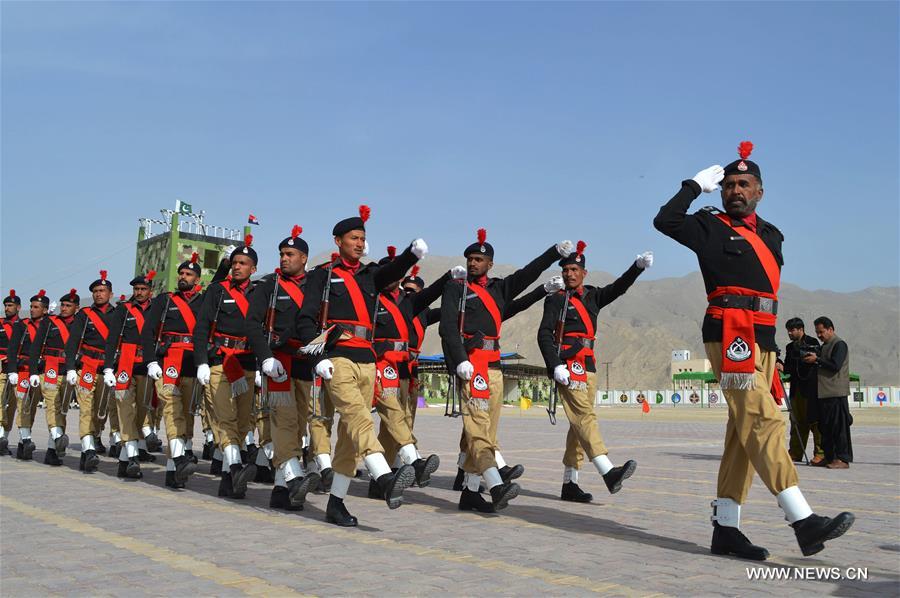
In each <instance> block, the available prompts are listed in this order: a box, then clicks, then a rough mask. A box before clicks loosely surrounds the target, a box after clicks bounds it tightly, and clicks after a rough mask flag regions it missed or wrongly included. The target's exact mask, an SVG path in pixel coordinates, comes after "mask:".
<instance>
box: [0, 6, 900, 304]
mask: <svg viewBox="0 0 900 598" xmlns="http://www.w3.org/2000/svg"><path fill="white" fill-rule="evenodd" d="M0 33H2V115H0V116H2V138H0V141H2V164H0V165H2V189H0V190H2V210H0V233H2V235H0V236H2V239H0V252H2V256H0V288H2V289H3V290H4V291H5V290H6V289H7V288H9V287H15V288H17V289H18V290H19V292H20V294H22V295H30V294H33V293H34V292H35V291H36V290H37V289H38V288H40V287H43V288H47V290H48V291H50V293H51V296H54V297H56V296H58V295H59V294H61V293H62V292H64V291H66V290H68V288H69V287H72V286H74V287H77V288H79V289H82V288H85V287H86V286H87V284H88V283H89V282H90V281H91V280H93V278H95V277H96V272H97V270H99V269H100V268H101V267H102V268H106V269H108V270H109V271H110V277H111V278H112V279H113V281H114V282H117V283H118V284H117V288H116V291H117V292H119V291H125V290H127V289H126V283H127V280H129V279H130V278H131V276H132V269H133V264H134V241H135V239H136V236H137V219H138V218H139V217H141V216H151V217H158V216H159V209H160V208H171V207H174V203H175V199H176V198H181V199H183V200H184V201H186V202H189V203H191V204H192V205H193V206H194V209H195V210H199V209H204V210H206V212H207V222H208V223H212V224H221V225H229V226H241V225H243V223H244V222H245V221H246V216H247V213H249V212H253V213H254V214H256V215H257V216H258V217H259V218H260V220H261V222H262V226H260V227H258V228H255V229H254V233H256V238H257V241H256V244H257V245H258V246H259V247H260V248H267V247H268V248H271V251H268V252H267V251H266V250H265V249H261V253H262V255H263V259H262V262H261V264H260V265H261V268H262V269H271V268H273V267H274V266H275V253H276V251H275V246H276V245H277V243H278V241H279V240H280V239H281V238H283V237H284V236H287V234H288V233H289V232H290V229H291V226H292V225H293V224H295V223H298V224H301V225H302V226H303V227H304V229H305V231H306V233H305V234H304V237H305V238H306V239H307V240H308V241H309V243H310V245H311V247H312V251H313V252H315V253H318V252H320V251H327V250H330V247H331V240H330V235H329V233H330V231H331V227H332V225H333V224H334V222H335V221H336V220H337V219H339V218H343V217H345V216H347V215H352V214H353V213H354V212H355V210H356V206H357V205H358V204H359V203H360V202H366V203H368V204H369V205H371V207H372V209H373V217H372V220H371V221H370V227H369V237H370V239H371V241H372V244H373V246H374V247H375V248H376V252H378V253H380V252H381V250H383V247H384V246H385V245H387V244H390V243H393V244H397V245H402V244H404V243H406V242H408V241H409V240H411V239H412V238H413V237H415V236H422V237H424V238H425V239H426V240H427V241H428V243H429V245H430V246H431V250H432V252H434V253H437V254H441V255H457V254H458V253H459V252H460V251H461V250H462V249H463V247H465V246H466V245H467V244H468V243H470V242H471V241H472V240H473V239H474V236H475V229H477V228H478V227H480V226H484V227H486V228H487V229H488V236H489V239H490V240H491V241H492V242H493V243H494V245H495V246H496V248H497V256H496V260H497V261H498V262H503V263H510V262H513V263H523V262H525V261H526V260H528V259H530V258H531V257H533V256H534V255H536V254H537V253H538V252H539V251H541V250H542V249H544V248H545V247H547V246H548V245H550V244H551V243H553V242H555V241H557V240H559V239H561V238H571V239H573V240H576V239H584V240H586V241H587V242H588V244H589V249H588V253H589V255H590V256H591V262H592V265H593V267H594V268H597V269H603V270H607V271H611V272H618V271H621V270H623V269H624V268H625V267H626V266H627V264H628V263H629V262H630V261H631V260H633V259H634V255H635V254H636V253H638V252H640V251H644V250H646V249H652V250H654V251H655V253H656V264H655V266H654V269H653V270H652V271H651V272H652V277H656V278H659V277H666V276H680V275H683V274H686V273H688V272H691V271H694V270H696V262H695V260H694V258H693V256H692V254H691V253H689V252H688V251H687V250H685V249H683V248H681V247H680V246H678V245H676V244H675V243H674V242H673V241H670V240H669V239H667V238H665V237H662V236H661V235H660V234H658V233H657V232H656V231H655V230H654V229H653V227H652V219H653V217H654V215H655V214H656V212H657V210H658V209H659V206H660V205H662V204H663V203H664V202H665V201H666V200H667V199H669V197H670V196H671V195H672V194H673V193H674V192H675V191H677V189H678V187H679V183H680V181H681V180H682V179H684V178H690V177H691V176H693V175H694V174H695V173H696V172H697V171H698V170H700V169H702V168H704V167H706V166H708V165H710V164H713V163H721V164H726V163H727V162H729V161H731V160H732V159H734V158H735V157H736V147H737V144H738V143H739V142H740V141H741V140H743V139H750V140H752V141H753V142H754V143H755V145H756V151H755V152H754V159H755V160H756V161H758V162H759V163H760V165H761V167H762V169H763V176H764V179H765V184H766V197H765V200H764V202H763V203H762V204H761V205H760V209H759V211H760V214H761V215H762V216H763V217H764V218H766V219H768V220H770V221H772V222H774V223H775V224H776V225H778V226H779V227H780V228H781V229H782V231H783V232H784V233H785V236H786V237H787V241H786V243H785V247H784V251H785V256H786V262H787V264H786V266H785V269H784V274H783V278H784V280H785V281H787V282H792V283H796V284H799V285H801V286H804V287H807V288H831V289H834V290H839V291H850V290H856V289H861V288H864V287H867V286H872V285H878V286H893V285H897V284H898V270H900V265H898V253H900V252H898V222H900V185H898V161H900V156H898V52H897V49H898V4H897V3H895V2H883V3H865V2H853V3H838V2H833V3H832V2H829V3H813V2H800V3H748V2H739V3H713V2H701V3H681V2H679V3H649V2H645V3H641V2H634V3H486V4H478V3H453V4H450V3H423V4H412V3H390V4H362V3H340V4H324V3H322V4H316V3H172V2H165V3H64V4H56V3H9V2H4V3H3V5H2V32H0ZM707 204H714V205H718V204H719V198H718V196H717V195H707V196H703V197H701V198H699V199H698V200H697V202H696V203H695V207H696V208H700V207H702V206H703V205H707Z"/></svg>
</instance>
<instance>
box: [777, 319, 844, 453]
mask: <svg viewBox="0 0 900 598" xmlns="http://www.w3.org/2000/svg"><path fill="white" fill-rule="evenodd" d="M815 325H816V336H818V337H819V340H821V341H822V350H821V353H820V354H818V355H816V354H815V353H809V354H807V355H806V356H804V357H803V363H805V364H808V365H816V366H818V369H817V376H816V381H817V385H818V396H819V399H818V401H817V402H818V406H819V429H820V430H821V432H822V448H823V449H824V451H825V461H826V462H827V463H828V465H827V466H826V467H828V469H847V468H848V467H850V462H851V461H853V444H852V443H851V442H850V425H851V424H852V423H853V418H852V417H851V416H850V406H849V405H848V404H847V396H848V395H849V394H850V351H849V349H848V348H847V343H845V342H844V341H843V340H841V339H840V338H839V337H838V335H836V334H835V333H834V322H832V321H831V320H830V319H829V318H826V317H825V316H822V317H819V318H816V320H815ZM792 386H793V385H792Z"/></svg>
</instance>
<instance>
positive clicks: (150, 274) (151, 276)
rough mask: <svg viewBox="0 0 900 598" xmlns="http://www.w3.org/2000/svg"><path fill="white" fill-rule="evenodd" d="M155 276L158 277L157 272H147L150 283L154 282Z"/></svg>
mask: <svg viewBox="0 0 900 598" xmlns="http://www.w3.org/2000/svg"><path fill="white" fill-rule="evenodd" d="M154 276H156V270H150V271H149V272H147V276H146V278H147V280H148V281H150V280H153V277H154Z"/></svg>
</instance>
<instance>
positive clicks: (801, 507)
mask: <svg viewBox="0 0 900 598" xmlns="http://www.w3.org/2000/svg"><path fill="white" fill-rule="evenodd" d="M775 498H777V499H778V506H779V507H781V510H782V511H784V518H785V519H786V520H787V522H788V523H797V522H798V521H800V520H801V519H806V518H807V517H809V516H810V515H812V514H813V511H812V509H811V508H809V503H808V502H806V498H804V496H803V493H802V492H800V488H798V487H797V486H791V487H790V488H785V489H784V490H782V491H781V492H779V493H778V496H776V497H775Z"/></svg>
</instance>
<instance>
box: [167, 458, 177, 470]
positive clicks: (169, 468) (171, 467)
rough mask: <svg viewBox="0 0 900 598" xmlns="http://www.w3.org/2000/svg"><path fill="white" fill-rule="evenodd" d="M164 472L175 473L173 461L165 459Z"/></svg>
mask: <svg viewBox="0 0 900 598" xmlns="http://www.w3.org/2000/svg"><path fill="white" fill-rule="evenodd" d="M166 471H175V461H172V460H171V459H166Z"/></svg>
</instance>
